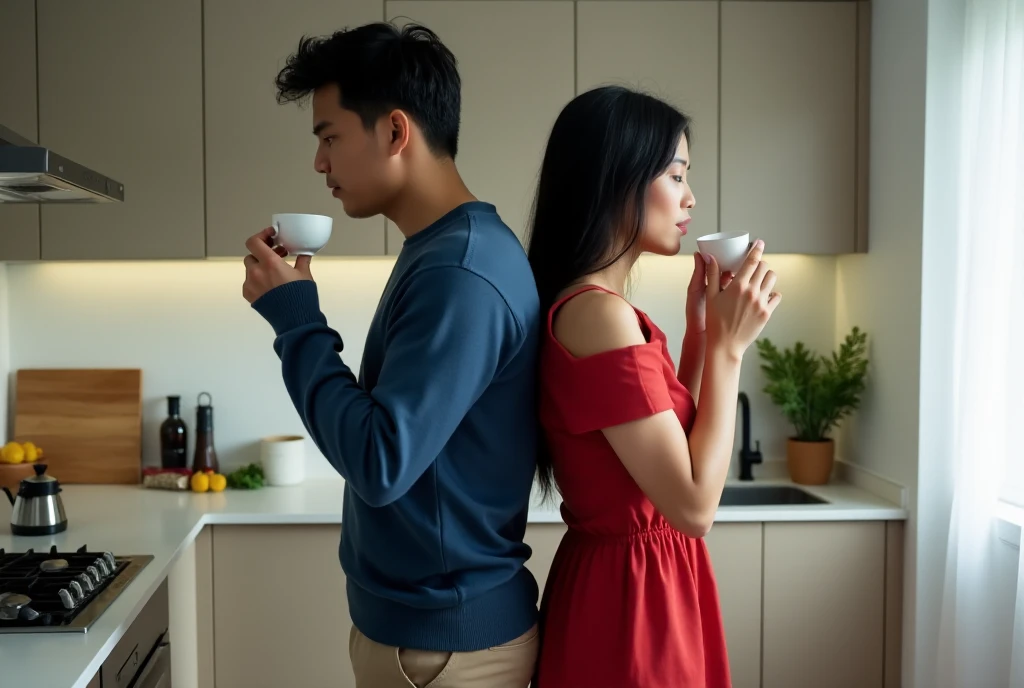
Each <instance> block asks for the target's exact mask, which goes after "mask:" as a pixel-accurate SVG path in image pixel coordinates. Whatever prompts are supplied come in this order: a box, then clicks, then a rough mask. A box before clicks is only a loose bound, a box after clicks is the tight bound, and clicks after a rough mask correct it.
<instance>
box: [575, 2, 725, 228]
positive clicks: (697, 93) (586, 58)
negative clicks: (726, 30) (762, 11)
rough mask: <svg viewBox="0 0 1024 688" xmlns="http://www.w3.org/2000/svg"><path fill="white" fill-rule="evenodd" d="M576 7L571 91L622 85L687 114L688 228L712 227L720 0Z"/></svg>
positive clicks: (715, 194)
mask: <svg viewBox="0 0 1024 688" xmlns="http://www.w3.org/2000/svg"><path fill="white" fill-rule="evenodd" d="M576 12H577V16H576V69H577V85H576V92H577V93H582V92H583V91H586V90H589V89H591V88H593V87H595V86H599V85H604V84H620V85H624V86H629V87H632V88H636V89H639V90H642V91H645V92H647V93H650V94H651V95H654V96H657V97H659V98H661V99H663V100H665V101H667V102H669V103H671V104H672V105H675V106H676V107H677V108H680V109H681V110H682V111H683V112H684V113H686V114H687V115H690V116H691V117H692V118H693V124H692V135H691V139H692V141H691V142H690V143H691V145H690V173H689V180H690V188H691V189H692V190H693V195H694V197H695V198H696V201H697V204H696V205H695V206H694V209H693V211H692V215H693V218H694V222H693V225H692V230H691V231H694V232H696V235H701V234H713V233H714V232H717V231H718V3H715V2H704V1H702V0H686V1H683V2H655V1H647V0H642V1H640V2H632V1H630V0H625V1H624V0H617V1H609V2H604V1H602V0H596V1H584V2H580V3H578V7H577V10H576Z"/></svg>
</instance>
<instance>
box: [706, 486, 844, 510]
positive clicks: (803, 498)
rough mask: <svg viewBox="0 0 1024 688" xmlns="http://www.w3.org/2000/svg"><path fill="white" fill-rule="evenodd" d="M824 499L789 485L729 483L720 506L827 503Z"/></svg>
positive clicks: (723, 492)
mask: <svg viewBox="0 0 1024 688" xmlns="http://www.w3.org/2000/svg"><path fill="white" fill-rule="evenodd" d="M827 503H828V502H826V501H825V500H824V499H821V498H819V497H816V496H814V495H812V494H811V493H810V492H804V491H803V490H801V489H800V488H798V487H791V486H789V485H756V486H755V485H752V486H750V487H745V486H739V485H729V486H727V487H726V488H725V490H723V491H722V501H721V502H719V504H718V505H719V506H781V505H786V504H827Z"/></svg>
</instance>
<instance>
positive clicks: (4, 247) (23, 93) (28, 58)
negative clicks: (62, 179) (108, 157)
mask: <svg viewBox="0 0 1024 688" xmlns="http://www.w3.org/2000/svg"><path fill="white" fill-rule="evenodd" d="M35 60H36V5H35V2H34V1H33V0H4V2H0V64H2V65H8V66H11V65H17V68H16V69H0V93H2V94H3V97H2V98H0V125H3V126H5V127H7V128H8V129H12V130H13V131H14V132H15V133H17V134H19V135H21V136H23V137H25V138H26V139H29V140H31V141H38V140H39V138H38V137H39V129H38V123H39V120H38V112H37V110H36V70H35ZM38 259H39V206H38V205H37V204H35V203H0V262H3V261H8V260H38Z"/></svg>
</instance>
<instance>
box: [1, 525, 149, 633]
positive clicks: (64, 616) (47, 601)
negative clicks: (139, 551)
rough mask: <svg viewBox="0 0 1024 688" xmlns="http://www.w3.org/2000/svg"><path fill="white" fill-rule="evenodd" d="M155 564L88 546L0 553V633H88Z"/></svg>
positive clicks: (142, 556) (141, 556)
mask: <svg viewBox="0 0 1024 688" xmlns="http://www.w3.org/2000/svg"><path fill="white" fill-rule="evenodd" d="M152 560H153V557H152V556H151V555H148V554H144V555H132V556H124V557H115V556H114V555H113V554H111V553H110V552H90V551H89V549H88V547H86V546H84V545H83V546H82V547H81V548H79V549H78V550H76V551H74V552H58V551H57V547H56V545H54V546H52V547H50V551H49V552H36V551H35V550H31V549H30V550H28V551H26V552H10V553H8V552H4V550H3V549H0V633H85V632H86V631H88V629H89V627H90V626H91V625H92V624H93V622H94V621H96V619H98V618H99V617H100V615H101V614H103V612H104V611H105V610H106V609H107V607H109V606H110V605H111V603H112V602H113V601H114V600H115V599H116V598H117V596H118V595H119V594H121V591H122V590H124V589H125V587H126V586H127V585H128V584H129V583H131V581H132V580H133V579H134V578H135V577H136V576H137V575H139V572H140V571H141V570H142V569H143V568H145V567H146V565H147V564H148V563H149V562H150V561H152Z"/></svg>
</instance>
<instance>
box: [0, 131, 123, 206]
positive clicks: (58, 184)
mask: <svg viewBox="0 0 1024 688" xmlns="http://www.w3.org/2000/svg"><path fill="white" fill-rule="evenodd" d="M123 200H124V185H123V184H121V183H120V182H116V181H114V180H113V179H110V178H109V177H107V176H105V175H102V174H100V173H99V172H96V171H94V170H90V169H89V168H88V167H84V166H82V165H80V164H78V163H76V162H74V161H72V160H68V159H67V158H65V157H63V156H62V155H59V154H57V153H55V152H54V151H52V150H50V149H49V148H46V147H45V146H40V145H38V144H36V143H32V141H30V140H28V139H26V138H24V137H23V136H20V135H18V134H17V133H15V132H13V131H11V130H10V129H8V128H6V127H4V126H3V125H0V203H111V202H121V201H123Z"/></svg>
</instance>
